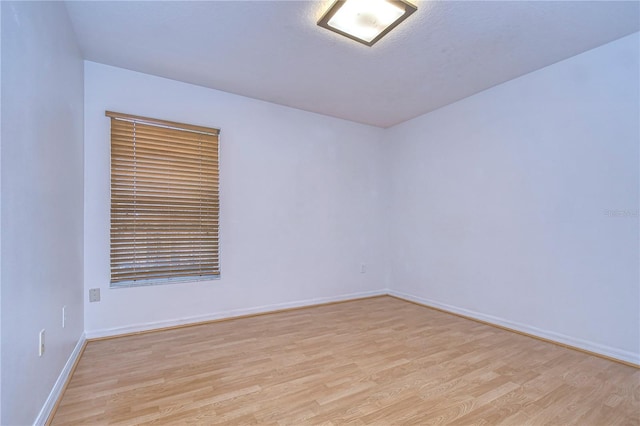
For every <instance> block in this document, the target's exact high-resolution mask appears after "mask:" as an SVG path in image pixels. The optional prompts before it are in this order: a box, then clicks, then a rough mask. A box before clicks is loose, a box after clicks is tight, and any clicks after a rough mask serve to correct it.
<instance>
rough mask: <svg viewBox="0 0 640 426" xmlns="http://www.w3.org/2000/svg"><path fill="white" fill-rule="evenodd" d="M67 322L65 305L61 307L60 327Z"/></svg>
mask: <svg viewBox="0 0 640 426" xmlns="http://www.w3.org/2000/svg"><path fill="white" fill-rule="evenodd" d="M66 324H67V306H66V305H65V306H63V307H62V328H64V326H65V325H66Z"/></svg>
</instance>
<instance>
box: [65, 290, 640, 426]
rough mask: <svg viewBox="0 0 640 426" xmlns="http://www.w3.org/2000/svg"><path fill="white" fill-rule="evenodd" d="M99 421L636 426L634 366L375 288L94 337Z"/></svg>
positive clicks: (88, 374)
mask: <svg viewBox="0 0 640 426" xmlns="http://www.w3.org/2000/svg"><path fill="white" fill-rule="evenodd" d="M96 423H99V424H147V423H148V424H151V423H157V424H231V425H235V424H288V425H304V424H324V425H332V424H333V425H337V424H345V423H349V424H353V425H362V424H379V425H400V424H411V425H414V424H425V425H427V424H448V423H449V424H459V425H471V424H475V425H483V424H486V425H493V424H505V425H526V424H535V425H538V424H556V425H565V424H576V425H616V424H620V425H638V424H640V370H638V369H635V368H633V367H629V366H625V365H621V364H618V363H615V362H612V361H608V360H604V359H601V358H597V357H594V356H590V355H586V354H584V353H581V352H578V351H574V350H571V349H566V348H563V347H560V346H556V345H553V344H551V343H545V342H541V341H539V340H536V339H533V338H530V337H526V336H521V335H518V334H515V333H511V332H508V331H505V330H501V329H498V328H494V327H491V326H487V325H483V324H480V323H477V322H474V321H470V320H466V319H463V318H459V317H456V316H454V315H449V314H445V313H442V312H439V311H436V310H432V309H428V308H425V307H421V306H417V305H414V304H411V303H408V302H404V301H401V300H397V299H394V298H391V297H378V298H372V299H365V300H359V301H353V302H347V303H340V304H334V305H325V306H319V307H312V308H306V309H301V310H295V311H288V312H282V313H276V314H271V315H264V316H257V317H251V318H244V319H237V320H231V321H224V322H217V323H211V324H205V325H199V326H193V327H187V328H181V329H174V330H168V331H161V332H154V333H147V334H140V335H134V336H127V337H119V338H115V339H110V340H102V341H93V342H89V343H88V344H87V347H86V349H85V351H84V354H83V355H82V358H81V359H80V361H79V363H78V366H77V368H76V370H75V373H74V375H73V377H72V379H71V382H70V383H69V386H68V387H67V389H66V392H65V394H64V396H63V398H62V401H61V403H60V405H59V407H58V410H57V412H56V414H55V417H54V418H53V424H54V425H63V424H82V425H86V424H96Z"/></svg>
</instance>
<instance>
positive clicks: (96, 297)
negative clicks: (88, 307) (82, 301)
mask: <svg viewBox="0 0 640 426" xmlns="http://www.w3.org/2000/svg"><path fill="white" fill-rule="evenodd" d="M99 301H100V289H99V288H91V289H89V302H99Z"/></svg>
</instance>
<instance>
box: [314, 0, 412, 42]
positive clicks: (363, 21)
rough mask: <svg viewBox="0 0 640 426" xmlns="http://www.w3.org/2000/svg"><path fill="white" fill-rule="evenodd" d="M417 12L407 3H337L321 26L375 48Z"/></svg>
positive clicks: (400, 0) (349, 0)
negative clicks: (390, 32) (389, 33)
mask: <svg viewBox="0 0 640 426" xmlns="http://www.w3.org/2000/svg"><path fill="white" fill-rule="evenodd" d="M416 10H417V7H415V6H414V5H412V4H411V3H409V2H407V1H405V0H336V1H335V2H334V3H333V5H331V7H330V8H329V10H327V11H326V12H325V14H324V15H323V16H322V18H320V20H319V21H318V25H319V26H321V27H323V28H326V29H328V30H331V31H334V32H336V33H338V34H341V35H343V36H345V37H348V38H350V39H352V40H355V41H358V42H360V43H362V44H366V45H367V46H373V45H374V44H375V43H376V42H377V41H378V40H380V39H381V38H382V37H384V36H385V35H386V34H387V33H388V32H389V31H391V30H392V29H394V28H395V27H396V26H398V24H400V22H402V21H404V20H405V19H407V17H408V16H409V15H411V14H412V13H413V12H415V11H416Z"/></svg>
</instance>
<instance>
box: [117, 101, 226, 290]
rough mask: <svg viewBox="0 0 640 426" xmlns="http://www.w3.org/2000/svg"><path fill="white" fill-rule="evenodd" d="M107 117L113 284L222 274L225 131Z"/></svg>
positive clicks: (121, 285)
mask: <svg viewBox="0 0 640 426" xmlns="http://www.w3.org/2000/svg"><path fill="white" fill-rule="evenodd" d="M106 115H107V116H108V117H111V286H112V287H123V286H124V287H126V286H132V285H148V284H158V283H165V282H173V281H195V280H203V279H211V278H217V277H219V276H220V260H219V239H218V230H219V222H218V217H219V212H220V203H219V191H218V187H219V162H218V134H219V130H218V129H211V128H207V127H200V126H193V125H189V124H181V123H173V122H170V121H162V120H156V119H152V118H144V117H137V116H132V115H127V114H119V113H114V112H109V111H107V112H106Z"/></svg>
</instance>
